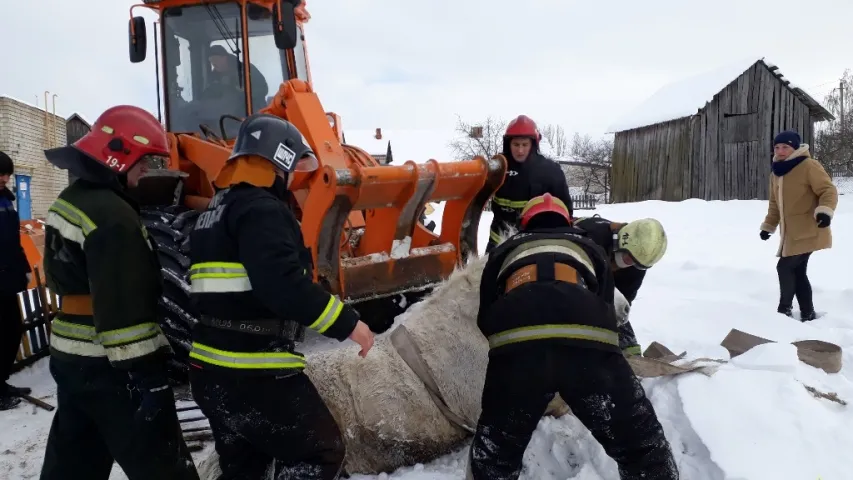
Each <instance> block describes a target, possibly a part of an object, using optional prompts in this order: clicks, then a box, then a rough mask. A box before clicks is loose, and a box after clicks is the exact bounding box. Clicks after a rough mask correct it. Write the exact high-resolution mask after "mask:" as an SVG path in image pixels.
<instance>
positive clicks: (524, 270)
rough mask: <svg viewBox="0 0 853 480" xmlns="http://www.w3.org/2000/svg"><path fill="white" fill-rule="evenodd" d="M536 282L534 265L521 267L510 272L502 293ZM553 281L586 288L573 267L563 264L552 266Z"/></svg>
mask: <svg viewBox="0 0 853 480" xmlns="http://www.w3.org/2000/svg"><path fill="white" fill-rule="evenodd" d="M537 280H539V276H538V269H537V266H536V264H535V263H534V264H532V265H527V266H524V267H521V268H519V269H518V270H516V271H514V272H512V274H511V275H510V276H509V277H508V278H507V279H506V288H505V289H504V293H506V292H509V291H510V290H512V289H514V288H518V287H520V286H521V285H524V284H525V283H530V282H535V281H537ZM554 280H557V281H558V282H566V283H573V284H575V285H580V286H581V287H584V288H587V286H586V282H585V281H584V279H583V276H582V275H581V274H580V273H578V271H577V270H576V269H575V268H574V267H572V266H570V265H566V264H565V263H555V264H554Z"/></svg>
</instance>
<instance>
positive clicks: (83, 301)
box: [59, 295, 94, 315]
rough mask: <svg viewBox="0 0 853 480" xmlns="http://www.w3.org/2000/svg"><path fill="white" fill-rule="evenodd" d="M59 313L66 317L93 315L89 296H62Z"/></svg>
mask: <svg viewBox="0 0 853 480" xmlns="http://www.w3.org/2000/svg"><path fill="white" fill-rule="evenodd" d="M59 304H60V308H59V311H60V312H61V313H64V314H66V315H94V311H93V309H92V296H91V295H63V296H61V297H60V298H59Z"/></svg>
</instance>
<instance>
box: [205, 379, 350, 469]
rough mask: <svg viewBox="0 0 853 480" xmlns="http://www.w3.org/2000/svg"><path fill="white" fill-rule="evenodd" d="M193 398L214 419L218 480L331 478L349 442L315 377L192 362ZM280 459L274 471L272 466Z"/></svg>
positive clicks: (341, 460) (211, 420)
mask: <svg viewBox="0 0 853 480" xmlns="http://www.w3.org/2000/svg"><path fill="white" fill-rule="evenodd" d="M190 383H191V385H192V389H193V397H194V398H195V400H196V403H197V404H198V406H199V407H200V408H201V411H202V412H203V413H204V415H205V416H206V417H207V418H208V420H209V421H210V426H211V428H212V430H213V435H214V440H215V442H216V451H217V453H219V466H220V468H221V469H222V476H220V477H219V478H218V479H217V480H266V479H269V478H274V479H275V480H311V479H318V480H319V479H322V480H332V479H336V478H338V476H339V475H340V473H341V471H342V468H343V463H344V456H345V453H346V451H345V447H344V443H343V439H342V437H341V432H340V430H339V429H338V425H337V423H336V422H335V419H334V417H332V414H331V412H330V411H329V409H328V408H327V407H326V405H325V403H323V399H322V398H321V397H320V394H319V393H318V392H317V389H316V388H315V387H314V385H313V384H312V383H311V380H310V379H309V378H308V376H307V375H305V374H304V373H302V372H299V373H295V374H292V375H289V376H285V377H275V376H272V375H270V376H262V375H258V376H247V375H235V374H222V373H216V372H210V371H207V370H203V369H200V368H198V367H197V366H195V365H192V368H190ZM273 463H274V464H275V473H274V475H273V477H269V475H268V469H269V468H270V465H271V464H273Z"/></svg>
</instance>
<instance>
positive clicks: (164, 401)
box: [130, 373, 175, 422]
mask: <svg viewBox="0 0 853 480" xmlns="http://www.w3.org/2000/svg"><path fill="white" fill-rule="evenodd" d="M130 378H131V381H132V382H133V384H134V386H135V387H136V389H137V390H139V393H140V395H142V401H141V402H140V403H139V408H138V409H137V410H136V414H135V415H134V418H135V420H136V421H137V422H142V421H146V422H151V421H153V420H154V418H156V417H157V414H158V413H160V411H161V410H163V409H167V408H173V407H174V405H175V395H174V393H172V387H171V386H170V385H169V381H168V379H166V376H165V375H164V374H162V373H144V374H143V373H132V374H131V375H130Z"/></svg>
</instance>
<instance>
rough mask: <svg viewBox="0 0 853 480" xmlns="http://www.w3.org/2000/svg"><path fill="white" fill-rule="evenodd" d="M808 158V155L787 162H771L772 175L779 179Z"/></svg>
mask: <svg viewBox="0 0 853 480" xmlns="http://www.w3.org/2000/svg"><path fill="white" fill-rule="evenodd" d="M807 158H809V156H808V155H803V156H800V157H797V158H789V159H787V160H782V161H781V162H774V161H772V160H771V162H772V163H771V166H772V168H773V174H774V175H776V176H777V177H781V176H783V175H785V174H786V173H788V172H790V171H791V170H793V169H794V167H796V166H797V165H799V164H801V163H803V160H805V159H807Z"/></svg>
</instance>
